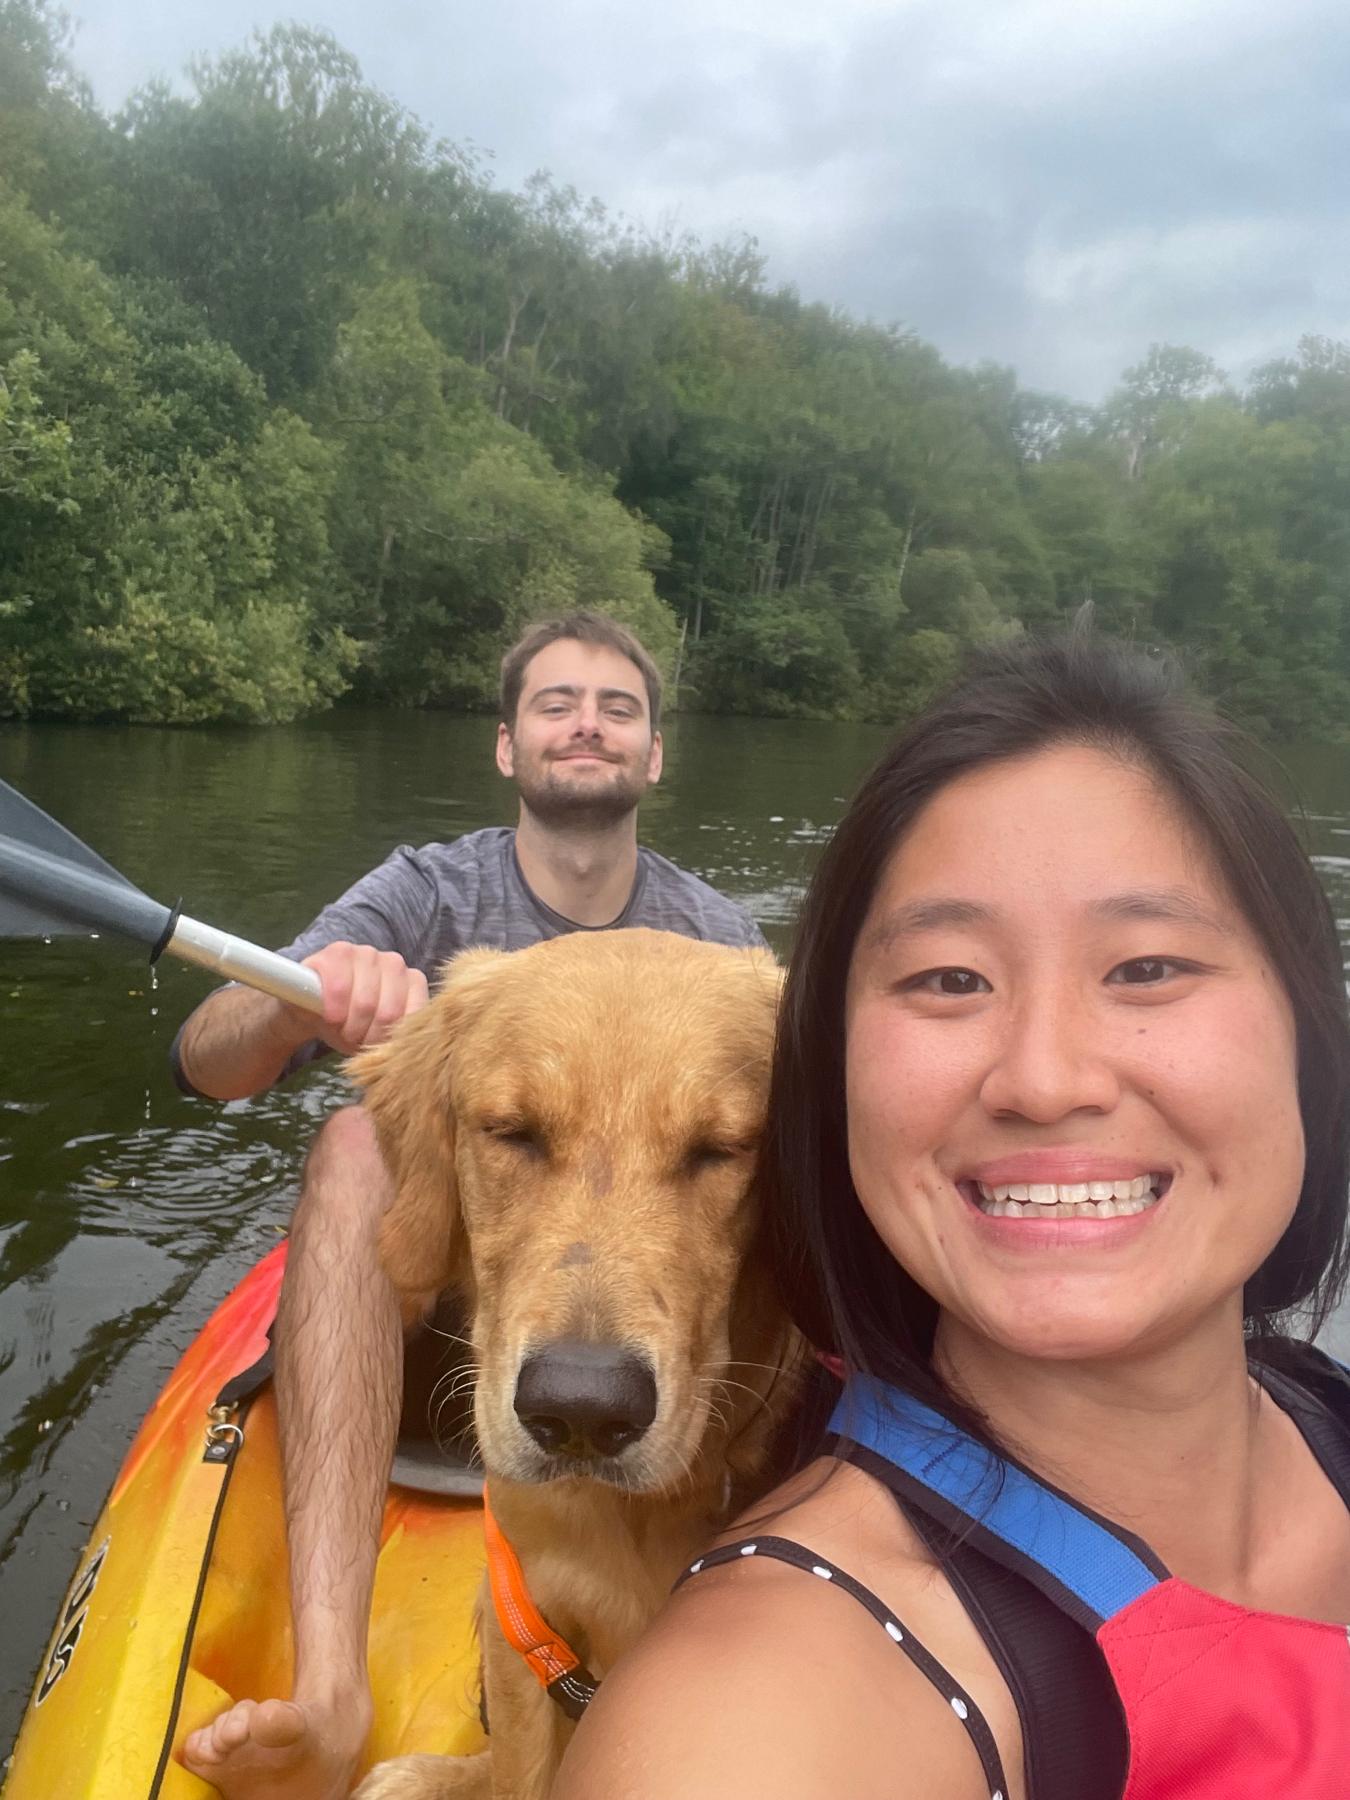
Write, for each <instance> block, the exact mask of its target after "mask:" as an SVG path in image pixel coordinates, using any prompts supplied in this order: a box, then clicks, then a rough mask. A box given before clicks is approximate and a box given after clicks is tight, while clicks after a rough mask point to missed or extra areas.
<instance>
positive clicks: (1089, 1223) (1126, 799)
mask: <svg viewBox="0 0 1350 1800" xmlns="http://www.w3.org/2000/svg"><path fill="white" fill-rule="evenodd" d="M847 1025H848V1049H847V1092H848V1124H849V1159H850V1164H851V1167H852V1172H853V1180H854V1184H855V1186H856V1188H857V1192H858V1194H859V1196H860V1198H861V1201H862V1204H863V1207H864V1209H865V1211H866V1212H867V1215H868V1217H869V1218H870V1220H871V1221H872V1224H873V1225H874V1226H875V1228H876V1230H877V1231H878V1233H879V1234H880V1236H881V1237H882V1238H883V1239H884V1241H885V1242H886V1244H887V1245H888V1246H889V1248H890V1249H891V1251H892V1252H893V1253H894V1255H895V1256H896V1258H897V1259H898V1260H899V1261H900V1262H901V1263H902V1264H903V1265H904V1266H905V1268H906V1269H908V1270H909V1272H910V1273H911V1274H912V1275H913V1276H914V1278H915V1279H916V1280H917V1281H918V1282H919V1283H920V1284H921V1285H922V1286H923V1287H924V1288H926V1289H927V1290H928V1292H929V1293H930V1294H932V1295H933V1297H934V1298H935V1299H936V1300H937V1301H938V1303H939V1305H940V1306H941V1307H942V1308H943V1309H944V1311H945V1312H946V1313H947V1314H949V1315H950V1316H951V1317H953V1318H955V1319H959V1320H960V1321H961V1322H962V1323H963V1324H964V1325H965V1326H966V1327H968V1328H969V1329H971V1330H973V1331H975V1332H976V1333H978V1334H979V1335H981V1336H982V1337H985V1338H988V1339H991V1340H993V1341H994V1342H996V1343H998V1344H1000V1345H1002V1346H1004V1347H1006V1348H1007V1349H1010V1350H1016V1351H1018V1352H1020V1353H1022V1354H1026V1355H1032V1356H1040V1357H1064V1358H1070V1357H1089V1358H1090V1357H1098V1356H1113V1355H1120V1354H1124V1353H1128V1352H1133V1351H1139V1350H1145V1349H1156V1348H1160V1347H1162V1346H1165V1345H1167V1344H1169V1343H1172V1342H1175V1341H1176V1340H1177V1339H1178V1338H1179V1337H1180V1336H1182V1335H1183V1334H1184V1333H1185V1332H1186V1331H1187V1330H1188V1329H1189V1328H1190V1327H1192V1326H1193V1325H1194V1324H1195V1323H1196V1322H1197V1321H1198V1320H1200V1319H1202V1318H1203V1317H1205V1316H1206V1315H1207V1314H1210V1313H1213V1312H1214V1310H1215V1309H1216V1308H1224V1307H1228V1308H1230V1309H1231V1308H1233V1307H1235V1306H1236V1304H1237V1300H1238V1297H1240V1294H1241V1290H1242V1287H1243V1284H1244V1282H1245V1281H1246V1279H1247V1277H1248V1276H1249V1275H1250V1274H1251V1273H1252V1272H1253V1271H1254V1270H1255V1269H1256V1268H1257V1267H1258V1266H1259V1264H1260V1263H1261V1262H1262V1261H1263V1259H1264V1258H1265V1256H1266V1255H1267V1253H1268V1252H1269V1251H1270V1250H1271V1249H1272V1248H1273V1246H1274V1245H1275V1243H1276V1242H1277V1241H1278V1239H1279V1237H1280V1236H1281V1234H1282V1233H1283V1231H1284V1229H1285V1226H1286V1225H1287V1224H1288V1222H1289V1218H1290V1216H1291V1214H1292V1212H1293V1210H1294V1206H1295V1204H1296V1202H1297V1199H1298V1194H1299V1188H1300V1186H1301V1183H1302V1176H1303V1155H1304V1150H1303V1131H1302V1124H1301V1120H1300V1117H1299V1109H1298V1095H1297V1091H1296V1085H1295V1082H1296V1069H1295V1042H1294V1022H1293V1015H1292V1012H1291V1009H1290V1006H1289V1002H1288V999H1287V998H1286V995H1285V992H1284V989H1283V987H1282V985H1281V983H1280V981H1279V979H1278V977H1277V975H1276V973H1275V971H1274V969H1273V968H1272V967H1271V965H1270V963H1269V961H1268V960H1267V958H1266V956H1265V954H1264V952H1263V950H1262V948H1261V946H1260V944H1259V943H1258V941H1257V939H1256V937H1255V935H1254V933H1253V932H1252V930H1251V927H1250V926H1249V925H1248V924H1247V922H1246V920H1245V919H1244V918H1243V916H1242V914H1241V913H1240V912H1239V910H1238V908H1237V906H1236V904H1235V903H1234V901H1233V900H1232V898H1231V897H1230V896H1229V894H1228V893H1227V892H1226V891H1225V889H1224V887H1223V885H1222V884H1221V882H1220V880H1219V878H1218V876H1217V874H1216V872H1215V871H1214V870H1213V869H1212V868H1211V866H1210V860H1209V857H1208V855H1207V853H1206V851H1205V850H1204V848H1203V847H1202V846H1201V845H1200V844H1199V843H1198V842H1197V840H1196V837H1195V834H1194V833H1193V832H1192V831H1191V830H1189V829H1188V827H1187V826H1186V824H1185V822H1184V821H1183V819H1182V818H1181V816H1180V814H1179V812H1178V811H1177V809H1176V807H1175V806H1174V804H1173V803H1172V802H1171V801H1170V800H1169V799H1168V798H1167V796H1166V795H1165V794H1163V793H1162V792H1160V790H1159V789H1158V787H1157V786H1156V785H1155V784H1154V782H1153V781H1152V780H1151V779H1150V778H1149V777H1148V776H1147V775H1145V774H1143V773H1141V772H1140V771H1139V770H1137V769H1135V768H1132V767H1130V766H1128V765H1126V764H1124V763H1122V762H1120V761H1118V760H1116V759H1115V758H1112V757H1110V756H1107V755H1106V754H1104V753H1103V752H1101V751H1097V750H1092V749H1086V748H1082V747H1075V746H1062V747H1058V748H1054V749H1049V750H1044V751H1041V752H1038V753H1036V754H1034V755H1031V756H1028V757H1024V758H1019V759H1017V760H1016V761H1011V762H1004V763H999V764H996V765H993V766H991V767H988V768H984V769H980V770H977V771H975V772H973V773H971V774H969V775H965V776H963V777H961V778H960V779H959V780H957V781H954V782H953V783H952V784H951V785H950V786H949V787H947V788H944V789H943V790H942V791H941V792H940V793H939V794H938V795H937V796H936V797H935V798H934V799H933V800H932V801H930V802H929V804H928V806H927V807H926V808H925V810H924V811H923V812H922V813H921V814H920V816H919V818H918V819H917V821H916V822H915V824H914V825H913V826H912V828H911V829H910V831H909V833H908V835H907V836H906V837H905V839H904V840H903V842H902V843H901V845H900V847H899V848H898V849H897V851H896V852H895V854H894V855H893V856H892V858H891V860H890V863H889V865H888V866H887V868H886V870H885V872H884V874H883V877H882V880H881V883H880V885H879V887H878V890H877V893H876V896H875V899H874V901H873V904H872V907H871V910H870V912H869V914H868V916H867V920H866V922H865V924H864V926H863V929H862V931H861V933H860V934H859V938H858V944H857V948H856V951H855V953H854V958H853V964H852V968H851V970H850V976H849V987H848V998H847Z"/></svg>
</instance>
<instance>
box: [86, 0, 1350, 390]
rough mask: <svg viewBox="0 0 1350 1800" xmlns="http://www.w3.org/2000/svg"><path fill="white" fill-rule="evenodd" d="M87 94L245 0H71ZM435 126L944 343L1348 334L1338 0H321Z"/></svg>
mask: <svg viewBox="0 0 1350 1800" xmlns="http://www.w3.org/2000/svg"><path fill="white" fill-rule="evenodd" d="M75 4H76V6H77V7H78V10H79V12H80V14H81V16H82V18H83V20H84V29H83V31H82V33H81V37H80V39H79V40H78V44H77V56H78V59H79V60H80V62H81V63H82V65H83V67H84V68H85V70H86V72H87V73H88V74H89V76H90V78H91V79H92V81H93V82H94V85H95V89H96V92H97V93H98V94H99V97H100V99H101V100H102V101H103V102H104V103H105V104H109V105H114V104H117V103H118V102H120V100H121V99H122V98H123V97H124V96H125V94H126V93H127V91H128V90H129V89H130V88H131V87H132V86H134V85H135V84H136V83H137V82H139V81H141V80H144V79H146V78H148V77H149V76H150V75H152V74H155V73H165V72H172V71H173V70H175V69H177V68H180V67H181V66H182V65H183V64H184V63H185V62H186V60H187V58H188V57H189V56H190V55H192V54H194V53H199V52H202V51H212V50H217V49H220V48H223V47H226V46H227V45H229V44H232V43H236V42H238V41H239V40H240V38H242V36H243V35H244V34H245V33H246V31H247V30H248V29H249V27H250V26H252V25H254V24H259V25H265V24H267V23H270V22H271V17H272V15H270V14H266V13H252V14H249V13H244V12H233V13H231V15H230V16H229V18H228V21H227V22H225V23H223V22H222V18H221V13H220V10H219V9H217V8H210V9H208V8H207V7H206V6H205V5H203V4H201V3H200V0H194V3H193V4H189V5H186V6H184V5H170V4H169V3H168V0H115V3H114V0H75ZM312 22H313V23H316V24H324V25H327V26H328V27H329V28H330V29H331V30H333V31H334V33H335V34H336V35H337V36H338V37H339V39H340V40H341V41H342V42H343V43H344V44H345V45H346V46H347V47H348V48H349V49H351V50H352V51H354V52H355V54H356V55H357V56H358V57H359V58H360V60H361V62H362V64H363V67H364V69H365V71H366V74H367V77H368V78H369V79H370V80H372V81H374V82H375V83H376V84H377V85H379V86H380V87H382V88H384V89H385V90H386V91H387V92H389V93H390V94H392V95H393V96H394V97H395V98H396V99H398V100H400V101H401V102H403V103H404V104H405V105H407V106H409V107H410V108H411V109H412V110H413V111H415V112H416V113H418V114H419V116H420V117H422V118H423V119H424V120H425V122H426V123H427V124H428V125H429V126H431V127H432V128H433V129H434V130H435V131H437V132H438V133H441V134H443V135H445V136H447V137H450V138H455V139H461V140H463V139H470V140H473V141H474V142H476V143H477V144H479V145H480V146H483V147H484V148H487V149H490V150H492V151H493V152H494V153H495V166H496V169H497V172H498V179H499V180H501V181H502V182H503V183H505V184H506V185H511V186H514V185H516V184H517V183H518V182H520V181H521V180H523V179H524V177H525V176H526V175H528V174H529V173H531V172H532V171H533V170H535V169H537V168H541V167H546V168H548V169H550V170H551V171H552V172H553V173H554V175H555V176H557V177H558V178H559V179H560V180H564V181H570V182H572V183H573V184H574V185H576V186H577V187H579V188H580V189H581V190H582V191H583V192H586V193H595V194H597V195H599V196H600V197H601V198H602V199H603V200H604V201H606V203H607V204H608V205H609V206H610V207H611V208H612V209H613V210H616V211H620V212H623V213H625V214H627V215H628V216H629V217H632V218H636V219H638V220H641V221H643V222H644V223H647V224H650V225H661V224H666V225H671V226H674V227H676V228H682V229H688V230H692V231H695V232H696V233H698V234H699V235H700V236H703V237H705V238H706V237H716V236H720V235H723V234H725V233H728V232H735V231H744V232H748V233H750V234H752V235H754V236H756V237H757V238H758V239H759V240H760V243H761V245H762V247H763V248H764V249H765V251H766V252H767V253H768V255H769V258H770V273H771V276H773V277H776V278H777V279H779V280H783V281H792V282H794V283H796V285H797V286H798V287H799V288H800V289H801V291H802V293H803V294H804V295H806V296H807V297H809V298H812V299H822V300H825V301H828V302H831V303H833V304H838V305H842V306H845V307H847V308H849V309H850V310H852V311H854V312H857V313H863V314H867V315H870V316H872V317H874V318H876V319H878V320H881V321H884V322H891V321H895V322H899V323H902V324H904V325H907V326H910V327H912V328H913V329H915V330H917V331H918V332H920V333H921V334H922V335H923V336H925V337H927V338H930V339H932V340H933V341H934V342H936V343H937V344H938V345H939V346H940V347H941V349H942V350H943V351H944V353H945V354H947V355H948V356H950V357H953V358H955V359H957V360H961V361H976V360H980V359H984V358H991V359H993V360H995V361H999V362H1006V363H1012V364H1013V365H1014V366H1015V367H1016V368H1017V369H1018V372H1019V374H1020V375H1021V376H1022V378H1023V379H1024V380H1025V381H1027V382H1030V383H1032V384H1034V385H1037V386H1042V387H1050V388H1058V389H1062V390H1064V391H1067V392H1070V393H1072V394H1074V395H1075V396H1078V397H1083V398H1094V397H1096V396H1098V395H1099V394H1101V393H1102V392H1103V391H1104V390H1105V389H1106V388H1107V387H1109V386H1110V385H1111V383H1112V382H1113V380H1114V379H1115V377H1116V376H1117V375H1118V374H1119V372H1120V371H1121V369H1122V368H1124V367H1125V366H1126V365H1127V364H1128V363H1131V362H1133V361H1135V360H1137V359H1138V358H1139V357H1140V356H1141V355H1142V354H1143V352H1144V351H1145V350H1146V348H1147V346H1148V344H1149V343H1150V342H1151V341H1154V340H1166V341H1172V342H1184V343H1190V344H1194V345H1195V346H1196V347H1197V348H1200V349H1203V350H1206V351H1208V352H1209V353H1210V354H1211V355H1213V356H1214V357H1215V358H1216V359H1217V360H1218V361H1219V362H1220V363H1221V364H1222V365H1223V366H1225V367H1226V368H1228V369H1229V370H1230V371H1231V372H1233V373H1234V374H1237V375H1241V374H1243V373H1245V372H1246V371H1247V370H1248V369H1250V367H1251V366H1253V364H1255V363H1257V362H1259V361H1261V360H1263V359H1264V358H1266V357H1269V356H1271V355H1276V354H1279V353H1282V352H1284V351H1287V350H1290V349H1292V348H1293V346H1294V344H1295V342H1296V341H1297V339H1298V337H1299V335H1300V334H1301V333H1303V332H1305V331H1322V332H1327V333H1330V334H1331V335H1340V336H1347V337H1350V257H1347V255H1346V249H1347V245H1346V238H1347V200H1348V199H1350V195H1347V175H1346V171H1347V169H1350V106H1347V102H1346V98H1345V96H1346V95H1347V94H1348V93H1350V23H1348V22H1347V18H1346V15H1345V14H1344V11H1343V8H1342V7H1341V5H1340V3H1339V0H1334V3H1333V0H1286V4H1285V5H1284V7H1283V8H1282V9H1280V10H1278V11H1277V10H1276V9H1273V8H1271V7H1270V6H1269V5H1268V4H1266V0H1259V3H1258V0H1087V3H1085V0H887V3H885V4H879V3H877V0H835V4H834V5H833V6H832V7H831V8H830V9H828V10H827V9H823V8H820V7H819V6H818V5H817V4H816V0H736V4H735V5H728V4H727V3H726V0H684V4H682V6H681V7H680V8H679V9H678V10H676V9H659V8H657V9H650V10H649V9H647V8H645V7H640V6H639V5H638V4H636V0H629V3H628V4H620V3H619V0H572V4H570V5H569V6H567V7H566V8H562V7H557V6H554V5H549V4H546V3H545V0H501V3H500V4H498V5H497V6H495V7H493V8H486V7H481V6H479V7H473V8H471V7H469V6H467V5H465V4H464V3H463V0H458V3H457V4H451V5H450V6H447V7H443V8H439V9H430V8H426V7H425V6H414V5H413V4H412V3H411V0H396V3H395V4H393V5H390V6H387V7H386V8H384V9H382V10H381V11H380V13H379V14H378V16H376V15H375V14H374V13H373V12H372V10H371V9H369V8H366V7H363V6H358V5H357V4H356V0H342V3H341V4H335V5H332V6H330V8H329V10H328V12H327V13H326V14H325V15H324V16H323V17H322V18H314V19H313V20H312Z"/></svg>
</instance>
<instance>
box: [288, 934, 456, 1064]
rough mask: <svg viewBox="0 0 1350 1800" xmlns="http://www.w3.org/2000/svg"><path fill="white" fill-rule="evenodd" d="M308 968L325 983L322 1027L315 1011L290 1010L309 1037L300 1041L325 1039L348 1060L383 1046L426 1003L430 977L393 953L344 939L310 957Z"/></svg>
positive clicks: (307, 960)
mask: <svg viewBox="0 0 1350 1800" xmlns="http://www.w3.org/2000/svg"><path fill="white" fill-rule="evenodd" d="M303 967H305V968H307V969H313V970H314V972H315V974H316V975H317V976H318V977H319V980H320V981H321V982H322V983H323V1023H322V1024H316V1021H315V1018H314V1015H313V1014H312V1013H305V1012H302V1011H301V1009H300V1008H298V1007H291V1008H288V1009H287V1010H288V1011H291V1012H293V1013H294V1014H295V1017H296V1025H297V1029H298V1030H302V1031H303V1034H304V1035H303V1037H302V1038H300V1039H299V1040H298V1041H300V1042H303V1041H304V1038H308V1037H311V1036H313V1037H320V1038H322V1039H323V1041H324V1043H326V1044H329V1045H331V1046H332V1048H333V1049H334V1050H339V1051H341V1053H342V1054H343V1055H344V1056H351V1055H353V1054H354V1053H355V1052H356V1051H357V1050H360V1049H363V1048H364V1047H365V1046H366V1045H367V1044H379V1043H383V1041H384V1039H385V1038H387V1037H388V1036H389V1034H390V1032H391V1031H392V1030H393V1029H394V1027H395V1025H397V1024H398V1022H399V1020H400V1019H402V1018H406V1017H407V1015H408V1014H409V1013H414V1012H417V1011H418V1010H419V1008H421V1007H423V1006H425V1005H426V1003H427V998H428V994H427V978H426V976H425V975H424V974H423V973H422V971H421V970H420V969H410V968H409V967H408V965H407V963H405V962H404V960H403V958H402V957H401V956H400V955H399V954H398V952H397V951H394V950H373V949H372V948H371V947H370V945H369V944H348V943H344V942H342V941H341V940H339V941H338V942H337V943H333V944H325V945H324V947H323V949H322V950H316V951H315V953H314V955H313V956H307V957H306V958H305V960H304V964H303Z"/></svg>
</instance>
